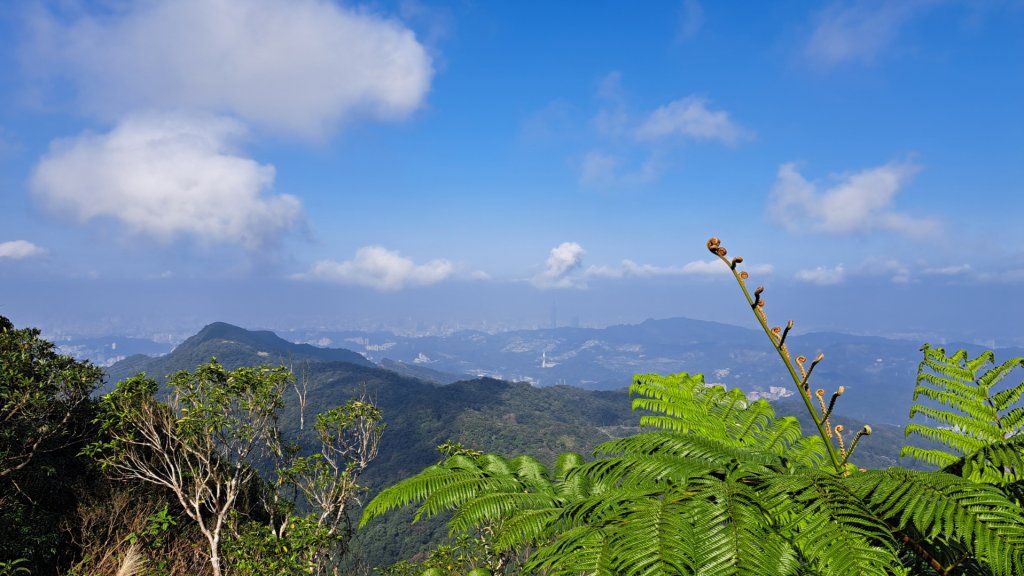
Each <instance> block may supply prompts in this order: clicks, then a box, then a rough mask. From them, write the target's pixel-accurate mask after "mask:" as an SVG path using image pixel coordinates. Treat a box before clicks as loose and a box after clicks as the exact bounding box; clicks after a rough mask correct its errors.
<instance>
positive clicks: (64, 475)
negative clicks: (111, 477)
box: [0, 316, 103, 574]
mask: <svg viewBox="0 0 1024 576" xmlns="http://www.w3.org/2000/svg"><path fill="white" fill-rule="evenodd" d="M102 376H103V372H102V371H101V370H100V369H99V368H97V367H95V366H93V365H91V364H89V363H88V362H78V361H75V360H74V359H72V358H69V357H67V356H63V355H61V354H58V353H57V351H56V349H55V347H54V345H53V344H52V343H50V342H47V341H46V340H43V339H42V338H40V337H39V330H37V329H33V328H22V329H16V328H15V327H14V325H13V324H12V323H11V322H10V321H9V320H8V319H7V318H5V317H3V316H0V563H2V565H3V566H5V567H6V568H5V569H6V570H8V571H10V572H11V573H19V572H21V571H22V569H24V570H26V571H29V572H31V573H33V574H47V573H52V572H54V571H55V570H56V569H57V567H58V566H59V565H60V564H63V563H66V562H67V561H68V560H69V555H70V551H71V550H72V549H73V546H72V544H71V539H72V536H73V534H71V533H69V532H68V531H67V530H65V529H64V527H63V526H62V524H63V522H64V520H65V517H66V515H67V513H68V510H73V509H74V508H75V506H76V498H77V496H76V495H77V493H79V492H80V491H81V490H83V489H85V486H84V484H85V483H87V482H88V480H89V478H88V476H89V470H88V466H87V465H86V464H84V463H82V462H81V461H79V460H78V459H77V458H76V453H77V452H78V450H79V449H80V448H81V445H82V442H83V441H84V439H85V438H86V437H87V436H88V434H89V433H90V429H91V426H90V420H91V418H92V413H93V409H94V405H93V403H92V402H91V401H90V400H89V394H90V393H91V392H92V390H93V389H95V388H96V387H97V386H98V385H99V383H100V381H101V379H102Z"/></svg>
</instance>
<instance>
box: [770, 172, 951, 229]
mask: <svg viewBox="0 0 1024 576" xmlns="http://www.w3.org/2000/svg"><path fill="white" fill-rule="evenodd" d="M919 171H920V167H919V166H917V165H916V164H913V163H911V162H891V163H889V164H885V165H883V166H879V167H877V168H869V169H866V170H861V171H860V172H853V173H848V174H843V175H840V176H837V177H835V180H836V182H835V183H834V184H833V185H832V186H830V187H828V188H825V189H824V190H821V191H819V189H818V186H817V185H816V184H814V183H812V182H809V181H807V180H806V179H804V177H803V176H801V175H800V173H799V172H797V169H796V166H795V165H794V164H792V163H789V164H783V165H782V166H780V167H779V172H778V178H777V179H776V181H775V186H774V187H773V189H772V192H771V195H770V197H769V201H768V209H769V212H770V213H771V215H772V217H773V219H774V220H775V221H776V223H778V224H779V225H781V226H782V227H784V228H786V229H788V230H790V231H812V232H821V233H827V234H851V233H860V232H870V231H872V230H887V231H892V232H897V233H900V234H904V235H906V236H909V237H912V238H916V239H925V238H930V237H933V236H935V235H937V234H938V233H940V232H941V229H942V224H941V223H940V222H939V221H938V220H936V219H934V218H915V217H912V216H907V215H905V214H900V213H898V212H894V211H893V210H892V209H891V207H890V205H891V204H892V202H893V199H894V198H895V196H896V194H897V193H898V192H899V191H900V190H901V189H902V188H904V187H905V186H906V185H907V183H908V182H910V180H911V178H913V176H914V175H915V174H916V173H917V172H919Z"/></svg>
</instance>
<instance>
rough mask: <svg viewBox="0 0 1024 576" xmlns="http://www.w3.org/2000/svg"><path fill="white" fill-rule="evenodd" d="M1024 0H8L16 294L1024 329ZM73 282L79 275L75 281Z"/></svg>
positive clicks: (963, 330)
mask: <svg viewBox="0 0 1024 576" xmlns="http://www.w3.org/2000/svg"><path fill="white" fill-rule="evenodd" d="M1022 31H1024V4H1022V3H1021V2H1019V1H1008V2H998V1H992V2H954V1H939V0H933V1H925V0H919V1H918V0H907V1H896V0H893V1H888V2H866V1H847V2H825V3H807V2H761V3H746V2H714V3H712V2H703V3H702V2H698V1H695V0H689V1H681V2H645V3H640V4H636V3H625V2H508V3H499V2H468V1H465V2H450V3H442V2H379V3H365V4H355V3H341V2H333V1H330V0H244V1H243V0H180V1H170V0H150V1H138V2H129V1H121V0H106V1H99V0H97V1H94V2H84V1H82V2H79V1H75V0H65V1H61V2H48V3H45V2H44V3H31V2H25V3H21V2H10V3H4V4H2V7H0V39H2V40H0V282H2V286H0V314H5V315H8V316H10V317H12V318H13V319H15V320H16V321H20V322H21V323H31V324H36V325H40V326H43V327H44V328H47V329H49V330H58V329H71V328H73V327H74V328H77V329H83V327H85V326H93V327H95V328H96V329H99V327H104V328H110V329H112V330H123V331H137V330H139V329H140V326H141V325H142V324H145V326H146V329H147V330H154V329H157V328H159V327H160V326H163V325H166V326H167V327H168V329H171V328H174V329H181V330H185V331H187V330H190V329H193V328H198V327H199V326H201V325H202V324H204V323H206V322H209V321H213V320H221V319H224V320H229V321H236V322H239V323H242V324H244V325H247V326H252V327H273V328H286V327H289V326H295V325H300V324H301V325H323V326H327V325H334V324H360V325H396V326H397V325H400V326H414V325H415V326H425V325H433V324H437V323H446V322H449V323H458V324H459V325H466V326H478V327H488V326H490V327H501V326H510V325H529V324H531V323H541V324H542V323H549V322H550V320H551V316H552V312H553V311H554V312H555V314H556V315H557V316H558V317H560V318H563V319H564V321H568V320H569V319H571V318H572V319H576V318H578V319H579V320H580V321H581V323H583V324H602V323H610V322H632V321H640V320H643V319H644V318H646V317H669V316H677V315H688V316H695V317H699V318H707V319H713V320H722V321H729V322H737V323H749V319H748V318H745V317H744V316H743V315H744V314H745V312H744V311H743V310H742V306H740V303H739V301H738V300H737V298H736V296H737V295H736V294H728V295H727V296H725V297H722V296H723V294H722V293H723V290H730V289H734V288H733V287H731V286H728V284H727V281H728V278H727V277H726V276H725V275H723V273H722V268H720V267H717V266H712V265H709V264H708V262H709V261H710V258H709V255H708V254H707V253H706V251H705V249H704V242H705V240H706V239H707V237H708V236H710V235H717V236H720V237H721V238H722V239H723V242H724V244H725V245H726V246H727V247H729V248H730V249H731V251H732V252H733V253H736V254H742V255H744V256H745V257H746V259H747V264H748V269H749V270H750V271H751V273H752V274H753V275H754V276H755V277H756V278H757V281H758V282H759V283H764V284H766V285H768V286H769V293H777V294H778V296H777V297H776V298H775V299H773V301H774V302H778V303H779V306H780V307H781V308H782V310H780V311H779V312H778V313H779V314H782V315H785V316H793V317H796V318H798V321H802V322H803V324H804V325H805V326H807V327H809V328H816V329H846V330H850V331H858V332H875V333H901V334H903V333H905V334H911V335H920V336H921V337H929V338H932V337H938V338H967V339H980V340H983V341H984V340H988V339H997V341H1006V340H1007V339H1010V340H1013V339H1014V338H1018V337H1020V336H1021V335H1020V333H1019V328H1018V327H1019V326H1020V324H1021V320H1024V306H1022V305H1021V304H1020V303H1019V297H1018V295H1019V294H1020V293H1021V289H1022V288H1024V226H1021V225H1020V223H1019V220H1020V217H1021V212H1022V208H1024V199H1022V196H1024V189H1022V188H1024V186H1022V182H1024V108H1022V104H1021V103H1022V102H1024V34H1022V33H1021V32H1022ZM55 301H59V302H55Z"/></svg>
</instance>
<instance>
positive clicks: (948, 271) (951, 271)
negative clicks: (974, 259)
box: [922, 264, 974, 276]
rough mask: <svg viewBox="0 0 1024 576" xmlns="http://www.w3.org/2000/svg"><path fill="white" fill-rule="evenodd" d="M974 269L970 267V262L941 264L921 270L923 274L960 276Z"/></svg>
mask: <svg viewBox="0 0 1024 576" xmlns="http://www.w3.org/2000/svg"><path fill="white" fill-rule="evenodd" d="M973 271H974V269H973V268H971V265H970V264H960V265H958V266H942V267H939V268H925V269H924V270H922V273H924V274H933V275H936V276H960V275H964V274H970V273H971V272H973Z"/></svg>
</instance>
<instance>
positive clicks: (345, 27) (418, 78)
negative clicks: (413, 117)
mask: <svg viewBox="0 0 1024 576" xmlns="http://www.w3.org/2000/svg"><path fill="white" fill-rule="evenodd" d="M125 6H126V8H124V9H121V10H117V11H111V12H112V13H109V14H106V15H103V16H101V17H92V16H89V15H80V16H79V17H78V18H77V19H74V20H72V21H70V22H68V23H65V22H63V21H61V20H59V19H58V18H56V17H54V16H52V15H50V14H48V13H46V12H44V11H40V12H39V13H38V14H37V15H36V18H35V20H34V22H33V27H32V32H33V33H32V35H31V36H32V42H31V45H30V46H29V48H28V49H27V50H26V53H27V54H28V56H27V58H28V59H29V64H30V65H31V66H32V67H33V68H34V69H36V70H42V71H45V72H41V73H40V74H42V75H44V76H46V77H47V78H48V79H52V80H70V81H71V82H72V83H73V85H74V86H76V88H77V93H78V98H79V101H80V104H81V105H82V106H83V108H84V109H85V110H87V111H89V112H91V113H96V114H99V115H101V116H103V117H105V118H108V119H113V118H118V117H120V116H121V114H122V113H123V112H124V111H125V110H138V109H199V110H209V111H216V112H218V113H229V114H231V115H234V116H236V117H239V118H241V119H243V120H245V121H248V122H251V123H254V124H256V125H259V126H260V127H263V128H266V129H269V130H272V131H275V132H278V133H283V134H288V135H293V136H298V137H304V138H313V139H319V138H322V137H324V136H325V135H327V134H329V133H330V132H331V131H332V130H333V129H334V128H335V127H336V126H337V125H338V124H340V123H342V122H344V121H346V120H349V119H352V118H354V117H370V118H379V119H395V118H402V117H404V116H406V115H408V114H409V113H411V112H412V111H414V110H415V109H417V108H418V107H419V106H420V105H421V103H422V101H423V99H424V97H425V95H426V93H427V90H428V89H429V86H430V81H431V77H432V75H433V68H432V64H431V59H430V57H429V55H428V54H427V51H426V50H425V49H424V47H423V46H422V45H421V44H420V43H419V42H418V41H417V39H416V37H415V35H414V34H413V32H412V31H411V30H409V29H408V28H406V27H405V26H403V25H402V24H401V23H400V22H397V21H394V20H390V19H386V18H383V17H381V16H378V15H375V14H373V13H371V12H370V11H368V10H360V9H353V8H345V7H342V6H339V5H338V4H337V3H335V2H332V1H329V0H153V1H149V2H136V3H130V4H127V5H125Z"/></svg>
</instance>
